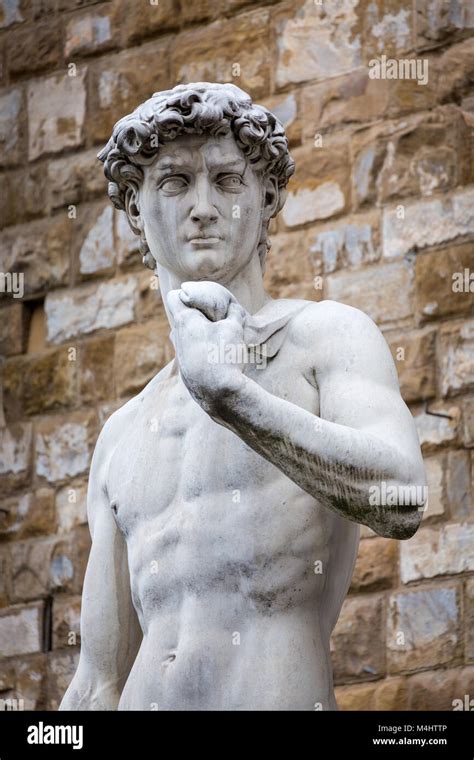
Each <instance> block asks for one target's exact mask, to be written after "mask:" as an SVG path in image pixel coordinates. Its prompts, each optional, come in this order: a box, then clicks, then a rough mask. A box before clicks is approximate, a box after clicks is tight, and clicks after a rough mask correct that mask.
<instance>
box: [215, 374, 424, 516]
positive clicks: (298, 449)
mask: <svg viewBox="0 0 474 760" xmlns="http://www.w3.org/2000/svg"><path fill="white" fill-rule="evenodd" d="M212 416H213V418H214V419H215V420H216V421H217V422H219V423H220V424H223V425H225V426H226V427H228V428H229V429H231V430H232V431H233V432H234V433H236V434H237V435H238V436H239V437H240V438H241V439H242V440H243V441H245V443H247V444H248V445H249V446H251V447H252V448H253V449H254V450H255V451H257V452H258V453H259V454H261V455H262V456H263V457H265V458H266V459H267V460H269V461H270V462H272V464H274V465H275V466H276V467H278V468H279V469H280V470H281V471H282V472H283V473H284V474H285V475H286V476H287V477H289V478H291V480H293V481H294V482H295V483H296V484H297V485H299V486H300V487H301V488H302V489H303V490H305V491H306V492H307V493H309V494H311V496H313V497H314V498H316V499H318V501H320V502H322V503H323V504H324V505H325V506H328V507H329V508H331V509H333V510H335V511H337V512H338V513H340V514H342V515H343V516H344V517H348V518H350V519H352V520H356V521H358V522H363V523H365V524H370V523H371V521H372V520H373V517H374V515H375V513H376V509H374V507H373V506H371V504H370V501H369V497H370V491H369V489H370V488H371V486H373V485H374V484H376V485H380V484H381V482H382V481H385V482H386V483H387V484H406V485H408V484H410V480H411V475H412V469H413V468H412V466H411V463H410V461H409V459H408V457H406V456H405V455H404V454H403V453H402V452H401V451H399V450H398V449H397V448H396V447H395V446H391V445H390V444H387V443H386V442H384V441H383V440H382V439H381V438H378V437H377V436H375V435H373V434H371V433H367V432H364V431H361V430H356V429H353V428H350V427H346V426H343V425H339V424H336V423H333V422H328V421H326V420H323V419H320V418H319V417H316V416H315V415H314V414H312V413H311V412H309V411H307V410H305V409H302V408H301V407H299V406H297V405H295V404H293V403H291V402H289V401H285V400H284V399H281V398H279V397H277V396H274V395H272V394H271V393H269V392H268V391H266V390H265V389H263V388H262V387H261V386H259V385H258V384H257V383H255V382H254V381H253V380H251V379H250V378H247V377H244V378H243V383H242V384H241V385H240V386H239V389H238V390H233V391H232V392H230V393H228V394H226V395H225V396H223V397H222V398H221V399H220V400H219V401H218V402H217V404H216V407H215V409H214V410H213V413H212Z"/></svg>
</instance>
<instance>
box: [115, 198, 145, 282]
mask: <svg viewBox="0 0 474 760" xmlns="http://www.w3.org/2000/svg"><path fill="white" fill-rule="evenodd" d="M139 246H140V238H139V237H138V235H135V233H134V232H133V230H132V228H131V227H130V225H129V223H128V220H127V217H126V215H125V213H124V212H123V211H116V212H115V252H116V256H117V261H118V263H119V265H120V266H121V267H122V268H124V269H125V268H127V267H130V266H134V265H136V264H141V255H140V253H139V250H140V248H139Z"/></svg>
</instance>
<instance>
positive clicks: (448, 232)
mask: <svg viewBox="0 0 474 760" xmlns="http://www.w3.org/2000/svg"><path fill="white" fill-rule="evenodd" d="M397 214H398V215H397ZM473 233H474V190H473V189H472V188H468V189H466V190H458V191H457V192H455V193H453V195H451V196H446V197H440V198H433V199H432V200H421V201H415V202H414V203H410V205H406V206H404V207H403V214H400V211H397V207H395V208H386V209H385V210H384V220H383V239H384V256H387V257H388V258H392V257H394V256H404V255H405V254H407V253H410V251H413V250H415V249H422V248H427V247H429V246H435V245H441V244H442V243H446V242H449V241H450V240H454V239H455V238H456V237H459V236H463V235H472V234H473Z"/></svg>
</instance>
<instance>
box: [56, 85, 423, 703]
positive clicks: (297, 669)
mask: <svg viewBox="0 0 474 760" xmlns="http://www.w3.org/2000/svg"><path fill="white" fill-rule="evenodd" d="M99 158H100V160H101V161H102V162H103V163H104V167H105V174H106V176H107V178H108V180H109V196H110V198H111V200H112V202H113V203H114V205H115V206H116V207H117V208H119V209H122V210H123V211H124V212H125V213H126V215H127V218H128V221H129V223H130V225H131V227H132V229H133V230H134V232H135V233H136V234H137V235H139V237H140V250H141V253H142V256H143V261H144V263H145V264H146V266H148V267H149V268H150V269H152V270H153V271H154V273H155V274H156V275H157V276H158V278H159V283H160V289H161V294H162V298H163V302H164V305H165V309H166V313H167V316H168V319H169V322H170V326H171V328H172V329H171V340H172V342H173V345H174V348H175V358H174V359H173V360H172V361H171V362H170V363H169V364H168V365H167V366H166V367H164V369H162V370H161V371H160V372H158V374H157V375H156V376H155V377H154V378H153V379H152V380H151V382H149V383H148V385H147V386H146V387H145V388H144V390H143V391H142V392H141V393H139V394H138V396H136V397H135V398H133V399H132V400H130V401H129V402H128V403H126V404H125V405H124V406H122V407H121V408H120V409H119V410H118V411H116V412H115V413H114V414H113V415H112V416H111V417H110V419H109V420H108V421H107V423H106V424H105V426H104V428H103V430H102V432H101V435H100V437H99V440H98V442H97V446H96V449H95V453H94V457H93V461H92V466H91V473H90V481H89V491H88V519H89V525H90V530H91V535H92V548H91V552H90V557H89V562H88V566H87V571H86V576H85V582H84V591H83V597H82V617H81V634H82V644H81V654H80V660H79V664H78V668H77V672H76V673H75V675H74V678H73V680H72V682H71V684H70V686H69V688H68V690H67V692H66V694H65V696H64V699H63V701H62V703H61V707H60V709H62V710H318V709H320V710H332V709H337V704H336V701H335V698H334V691H333V683H332V670H331V662H330V650H329V638H330V634H331V631H332V629H333V627H334V625H335V623H336V621H337V618H338V615H339V612H340V609H341V605H342V603H343V601H344V598H345V596H346V593H347V591H348V587H349V584H350V580H351V574H352V571H353V566H354V561H355V557H356V554H357V549H358V540H359V524H362V525H365V526H368V527H369V528H371V529H372V530H373V531H375V532H376V533H377V534H378V535H380V536H385V537H391V538H397V539H407V538H410V536H412V535H413V534H414V532H415V531H416V530H417V527H418V525H419V523H420V519H421V516H422V512H423V506H424V498H421V499H420V498H418V496H419V494H420V489H421V493H422V494H423V495H424V490H423V489H424V484H425V475H424V468H423V462H422V457H421V453H420V446H419V442H418V437H417V433H416V430H415V426H414V423H413V419H412V416H411V414H410V412H409V410H408V409H407V407H406V405H405V403H404V402H403V400H402V398H401V396H400V391H399V386H398V380H397V373H396V370H395V366H394V363H393V360H392V357H391V354H390V351H389V349H388V347H387V344H386V342H385V339H384V338H383V337H382V334H381V333H380V331H379V329H378V328H377V327H376V326H375V324H374V323H373V322H372V321H371V319H370V318H369V317H368V316H366V315H365V314H364V313H362V312H361V311H359V310H358V309H355V308H352V307H350V306H346V305H344V304H341V303H336V302H334V301H321V302H316V301H305V300H298V299H281V300H274V299H272V298H270V296H269V295H268V294H267V293H266V291H265V289H264V286H263V271H264V266H265V256H266V254H267V251H268V249H269V246H270V243H269V240H268V225H269V222H270V219H271V218H272V217H274V216H275V215H276V214H277V213H278V212H279V211H280V209H281V208H282V206H283V204H284V202H285V193H286V190H285V188H286V185H287V182H288V180H289V178H290V176H291V175H292V173H293V171H294V162H293V160H292V158H291V156H290V154H289V152H288V142H287V139H286V137H285V133H284V129H283V127H282V125H281V124H280V122H279V121H278V119H277V118H276V117H275V116H274V115H273V114H272V113H271V112H270V111H268V110H267V109H266V108H263V107H261V106H258V105H255V104H253V103H252V101H251V99H250V97H249V96H248V95H247V94H246V93H245V92H243V91H242V90H241V89H239V88H238V87H236V86H234V85H232V84H211V83H207V82H201V83H193V84H183V85H178V86H176V87H174V88H173V89H171V90H169V91H166V92H158V93H155V94H154V95H153V96H152V97H151V98H150V99H149V100H147V101H146V102H145V103H144V104H142V105H140V106H139V107H138V108H137V109H136V110H135V111H134V112H133V113H132V114H130V115H128V116H125V117H124V118H123V119H121V120H120V121H119V122H118V123H117V124H116V125H115V128H114V130H113V134H112V137H111V139H110V140H109V142H108V143H107V145H106V146H105V148H104V149H103V150H102V151H101V153H100V154H99ZM387 493H390V494H391V498H390V499H388V498H386V494H387Z"/></svg>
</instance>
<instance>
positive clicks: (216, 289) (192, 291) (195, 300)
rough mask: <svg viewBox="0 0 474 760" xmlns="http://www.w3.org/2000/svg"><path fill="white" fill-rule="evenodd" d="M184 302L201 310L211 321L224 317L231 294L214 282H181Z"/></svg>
mask: <svg viewBox="0 0 474 760" xmlns="http://www.w3.org/2000/svg"><path fill="white" fill-rule="evenodd" d="M181 290H182V291H183V293H184V294H185V295H184V298H183V300H184V303H186V304H187V305H188V306H192V307H193V308H195V309H199V310H200V311H202V312H203V313H204V314H205V315H206V316H207V318H208V319H210V320H211V321H212V322H217V321H218V320H220V319H225V317H226V315H227V309H228V306H229V302H230V301H231V300H235V299H234V297H233V295H232V294H231V293H230V292H229V291H228V290H227V289H226V288H224V287H223V286H222V285H219V284H218V283H216V282H183V283H182V285H181Z"/></svg>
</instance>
